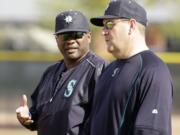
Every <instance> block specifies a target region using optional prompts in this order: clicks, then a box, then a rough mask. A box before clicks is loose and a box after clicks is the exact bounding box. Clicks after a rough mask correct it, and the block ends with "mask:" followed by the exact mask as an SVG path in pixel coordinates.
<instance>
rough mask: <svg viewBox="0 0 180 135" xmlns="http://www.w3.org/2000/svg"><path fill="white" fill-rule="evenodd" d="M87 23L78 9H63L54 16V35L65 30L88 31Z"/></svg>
mask: <svg viewBox="0 0 180 135" xmlns="http://www.w3.org/2000/svg"><path fill="white" fill-rule="evenodd" d="M88 31H89V23H88V20H87V18H86V17H85V16H84V15H83V14H82V13H81V12H80V11H73V10H69V11H64V12H61V13H60V14H58V15H57V16H56V20H55V33H54V34H55V35H57V34H61V33H66V32H88Z"/></svg>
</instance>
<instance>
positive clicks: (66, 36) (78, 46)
mask: <svg viewBox="0 0 180 135" xmlns="http://www.w3.org/2000/svg"><path fill="white" fill-rule="evenodd" d="M56 41H57V45H58V48H59V50H60V52H61V53H62V55H63V56H64V59H65V60H70V61H71V60H75V61H76V60H77V61H78V60H80V59H81V58H83V57H84V56H85V54H86V53H87V52H88V51H89V44H90V42H91V33H90V32H87V33H84V32H67V33H63V34H59V35H57V36H56Z"/></svg>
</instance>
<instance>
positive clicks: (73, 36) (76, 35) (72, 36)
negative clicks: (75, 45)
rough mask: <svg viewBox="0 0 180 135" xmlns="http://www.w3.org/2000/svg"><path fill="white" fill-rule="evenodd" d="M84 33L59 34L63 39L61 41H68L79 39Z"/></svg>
mask: <svg viewBox="0 0 180 135" xmlns="http://www.w3.org/2000/svg"><path fill="white" fill-rule="evenodd" d="M84 33H85V32H68V33H63V34H60V35H61V36H62V37H63V40H64V41H66V40H69V39H80V38H82V37H83V36H84Z"/></svg>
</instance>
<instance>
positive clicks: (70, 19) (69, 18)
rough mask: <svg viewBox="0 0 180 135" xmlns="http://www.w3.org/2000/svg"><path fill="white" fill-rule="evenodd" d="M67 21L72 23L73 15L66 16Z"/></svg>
mask: <svg viewBox="0 0 180 135" xmlns="http://www.w3.org/2000/svg"><path fill="white" fill-rule="evenodd" d="M64 20H65V21H66V23H71V22H72V20H73V19H72V17H71V16H70V15H68V16H66V17H65V19H64Z"/></svg>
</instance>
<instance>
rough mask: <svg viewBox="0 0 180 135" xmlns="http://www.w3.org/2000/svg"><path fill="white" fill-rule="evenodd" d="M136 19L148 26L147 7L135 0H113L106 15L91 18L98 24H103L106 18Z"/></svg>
mask: <svg viewBox="0 0 180 135" xmlns="http://www.w3.org/2000/svg"><path fill="white" fill-rule="evenodd" d="M119 18H126V19H131V18H133V19H135V20H136V21H137V22H139V23H141V24H143V25H144V26H147V14H146V11H145V9H144V8H143V7H142V6H140V5H139V4H138V3H137V2H136V1H135V0H111V1H110V3H109V5H108V7H107V9H106V10H105V13H104V16H100V17H94V18H91V19H90V21H91V23H92V24H94V25H96V26H103V20H104V19H119Z"/></svg>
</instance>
